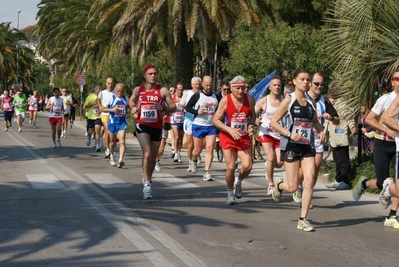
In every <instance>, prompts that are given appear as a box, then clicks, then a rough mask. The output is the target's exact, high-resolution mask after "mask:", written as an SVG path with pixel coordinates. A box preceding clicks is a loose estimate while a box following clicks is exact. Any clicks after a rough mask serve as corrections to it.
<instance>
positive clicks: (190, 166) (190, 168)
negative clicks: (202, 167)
mask: <svg viewBox="0 0 399 267" xmlns="http://www.w3.org/2000/svg"><path fill="white" fill-rule="evenodd" d="M192 168H193V161H192V160H188V168H187V172H192Z"/></svg>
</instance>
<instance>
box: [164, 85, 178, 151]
mask: <svg viewBox="0 0 399 267" xmlns="http://www.w3.org/2000/svg"><path fill="white" fill-rule="evenodd" d="M169 92H170V95H171V96H172V99H173V97H174V96H175V93H176V90H175V88H174V87H169ZM175 104H176V103H175ZM171 123H172V114H170V115H169V124H171ZM171 125H172V124H171ZM169 134H170V138H171V139H172V151H171V152H170V157H171V158H172V159H173V158H174V157H175V147H174V145H175V144H174V142H173V139H174V135H173V131H172V127H170V130H169V131H168V135H169ZM166 139H168V137H166ZM161 145H162V144H161ZM162 153H163V152H162Z"/></svg>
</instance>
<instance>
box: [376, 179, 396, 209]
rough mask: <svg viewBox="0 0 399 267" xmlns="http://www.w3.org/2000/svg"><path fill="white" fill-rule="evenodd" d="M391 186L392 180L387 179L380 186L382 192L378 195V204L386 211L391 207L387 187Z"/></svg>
mask: <svg viewBox="0 0 399 267" xmlns="http://www.w3.org/2000/svg"><path fill="white" fill-rule="evenodd" d="M391 184H393V179H392V178H391V177H388V178H386V179H385V181H384V183H383V184H382V190H381V193H380V198H379V202H380V205H381V207H382V208H383V209H387V208H388V207H389V205H391V196H390V194H389V186H390V185H391Z"/></svg>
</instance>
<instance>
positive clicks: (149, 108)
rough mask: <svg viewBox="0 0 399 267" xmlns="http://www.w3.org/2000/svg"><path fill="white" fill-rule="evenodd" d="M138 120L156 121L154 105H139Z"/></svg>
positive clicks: (156, 113) (156, 115)
mask: <svg viewBox="0 0 399 267" xmlns="http://www.w3.org/2000/svg"><path fill="white" fill-rule="evenodd" d="M140 120H141V121H142V122H146V123H151V122H157V121H158V112H157V110H156V109H155V108H154V105H142V106H141V113H140Z"/></svg>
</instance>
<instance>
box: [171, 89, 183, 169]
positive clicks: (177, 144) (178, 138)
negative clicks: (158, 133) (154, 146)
mask: <svg viewBox="0 0 399 267" xmlns="http://www.w3.org/2000/svg"><path fill="white" fill-rule="evenodd" d="M182 97H183V84H182V83H178V84H177V85H176V90H175V94H174V95H173V97H172V99H173V102H175V105H176V111H175V112H174V113H173V114H172V131H173V141H172V142H173V147H174V148H175V153H174V158H173V162H181V156H180V152H181V148H182V146H183V137H184V130H183V122H184V112H183V111H182V110H181V109H180V108H179V106H180V101H181V98H182Z"/></svg>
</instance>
